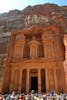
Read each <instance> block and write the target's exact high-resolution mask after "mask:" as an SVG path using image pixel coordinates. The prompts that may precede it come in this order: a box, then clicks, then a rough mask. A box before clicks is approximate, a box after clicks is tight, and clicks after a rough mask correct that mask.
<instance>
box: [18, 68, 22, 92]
mask: <svg viewBox="0 0 67 100" xmlns="http://www.w3.org/2000/svg"><path fill="white" fill-rule="evenodd" d="M21 85H22V69H21V68H20V75H19V87H18V90H19V93H21Z"/></svg>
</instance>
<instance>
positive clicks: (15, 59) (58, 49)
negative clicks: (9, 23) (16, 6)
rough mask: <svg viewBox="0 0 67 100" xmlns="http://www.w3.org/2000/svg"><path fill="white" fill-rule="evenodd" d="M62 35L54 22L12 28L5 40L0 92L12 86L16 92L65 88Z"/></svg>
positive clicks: (7, 90) (8, 89)
mask: <svg viewBox="0 0 67 100" xmlns="http://www.w3.org/2000/svg"><path fill="white" fill-rule="evenodd" d="M62 39H63V31H62V30H61V28H59V27H58V26H56V25H55V26H52V25H49V26H46V27H39V26H36V27H32V28H28V29H22V30H18V31H14V32H13V33H12V35H11V40H10V42H9V50H8V57H7V60H6V65H5V72H4V80H3V87H2V92H9V91H11V90H14V89H15V90H17V91H18V92H25V91H26V92H29V91H31V90H32V89H34V90H36V91H38V92H50V91H53V90H55V91H57V92H59V91H66V74H65V69H64V66H63V61H64V54H65V51H64V45H63V41H62ZM8 76H9V77H8ZM33 80H34V81H35V83H36V84H35V86H34V84H32V82H33ZM60 81H61V82H60ZM64 84H65V85H64Z"/></svg>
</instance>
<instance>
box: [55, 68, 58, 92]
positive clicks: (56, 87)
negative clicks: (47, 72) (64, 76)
mask: <svg viewBox="0 0 67 100" xmlns="http://www.w3.org/2000/svg"><path fill="white" fill-rule="evenodd" d="M54 81H55V90H56V91H58V86H57V81H58V80H57V75H56V69H55V68H54Z"/></svg>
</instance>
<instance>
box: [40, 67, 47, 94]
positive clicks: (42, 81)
mask: <svg viewBox="0 0 67 100" xmlns="http://www.w3.org/2000/svg"><path fill="white" fill-rule="evenodd" d="M41 87H42V88H41V89H42V90H41V91H42V92H46V82H45V69H41Z"/></svg>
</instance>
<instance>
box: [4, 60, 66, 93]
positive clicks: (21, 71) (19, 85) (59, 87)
mask: <svg viewBox="0 0 67 100" xmlns="http://www.w3.org/2000/svg"><path fill="white" fill-rule="evenodd" d="M62 65H63V64H62V62H55V61H53V62H52V61H49V62H44V60H43V59H41V60H39V61H38V60H34V59H33V62H32V61H27V62H23V63H22V62H17V63H12V64H11V65H10V68H9V71H8V70H6V73H8V74H7V76H5V80H7V81H5V80H4V86H3V90H4V91H6V92H9V91H12V90H17V91H18V92H20V93H21V92H30V91H31V90H35V91H38V92H51V91H54V90H55V91H57V92H59V91H66V81H65V72H64V68H63V66H62ZM61 67H62V68H61ZM11 71H12V72H11ZM11 73H12V74H11ZM6 78H7V79H6Z"/></svg>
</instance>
